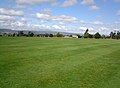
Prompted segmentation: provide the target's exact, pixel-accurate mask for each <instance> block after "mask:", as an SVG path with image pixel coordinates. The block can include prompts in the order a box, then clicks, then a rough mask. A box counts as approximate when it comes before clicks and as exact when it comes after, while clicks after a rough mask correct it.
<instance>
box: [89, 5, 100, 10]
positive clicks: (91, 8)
mask: <svg viewBox="0 0 120 88" xmlns="http://www.w3.org/2000/svg"><path fill="white" fill-rule="evenodd" d="M89 9H90V10H99V9H100V8H99V7H98V6H96V5H93V6H90V7H89Z"/></svg>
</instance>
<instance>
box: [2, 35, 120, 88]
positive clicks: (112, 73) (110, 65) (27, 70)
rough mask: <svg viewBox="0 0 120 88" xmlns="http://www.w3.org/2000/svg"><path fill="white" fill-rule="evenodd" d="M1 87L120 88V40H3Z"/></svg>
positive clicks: (19, 38)
mask: <svg viewBox="0 0 120 88" xmlns="http://www.w3.org/2000/svg"><path fill="white" fill-rule="evenodd" d="M0 88H120V41H119V40H102V39H101V40H96V39H65V38H36V37H34V38H27V37H18V38H17V37H15V38H12V37H0Z"/></svg>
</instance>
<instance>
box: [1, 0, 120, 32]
mask: <svg viewBox="0 0 120 88" xmlns="http://www.w3.org/2000/svg"><path fill="white" fill-rule="evenodd" d="M0 28H9V29H12V30H34V31H35V30H36V31H39V30H40V31H41V30H43V31H47V30H52V31H60V32H73V33H83V32H84V31H85V30H86V29H87V28H88V29H89V32H90V33H96V32H100V33H101V34H109V33H110V32H111V31H114V30H116V31H117V30H120V0H1V2H0Z"/></svg>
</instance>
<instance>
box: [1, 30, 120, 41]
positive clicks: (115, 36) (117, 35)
mask: <svg viewBox="0 0 120 88" xmlns="http://www.w3.org/2000/svg"><path fill="white" fill-rule="evenodd" d="M75 35H76V36H78V38H95V39H100V38H102V39H106V38H111V39H120V32H119V31H114V32H111V33H110V35H109V36H106V35H101V34H100V33H99V32H97V33H95V34H90V33H89V29H86V31H85V32H84V34H83V35H80V34H75ZM0 36H12V37H15V36H17V37H21V36H26V37H35V36H36V37H65V36H68V37H72V35H63V34H62V33H59V32H58V33H57V34H48V33H46V34H34V33H33V32H32V31H28V33H24V32H23V31H18V33H13V34H12V33H9V34H7V33H0Z"/></svg>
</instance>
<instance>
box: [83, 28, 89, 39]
mask: <svg viewBox="0 0 120 88" xmlns="http://www.w3.org/2000/svg"><path fill="white" fill-rule="evenodd" d="M84 38H89V33H88V29H87V30H86V31H85V33H84Z"/></svg>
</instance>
